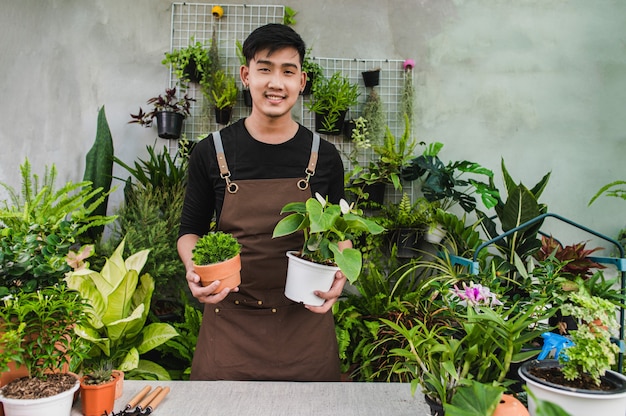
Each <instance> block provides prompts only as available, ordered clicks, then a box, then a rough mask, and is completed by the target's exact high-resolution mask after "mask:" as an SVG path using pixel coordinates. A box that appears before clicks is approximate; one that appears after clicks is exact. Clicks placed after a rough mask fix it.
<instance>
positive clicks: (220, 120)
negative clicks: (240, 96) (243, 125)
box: [215, 107, 233, 125]
mask: <svg viewBox="0 0 626 416" xmlns="http://www.w3.org/2000/svg"><path fill="white" fill-rule="evenodd" d="M232 114H233V108H232V107H228V108H217V107H216V108H215V122H216V123H217V124H221V125H226V124H228V123H230V117H231V116H232Z"/></svg>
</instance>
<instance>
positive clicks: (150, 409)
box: [143, 387, 170, 415]
mask: <svg viewBox="0 0 626 416" xmlns="http://www.w3.org/2000/svg"><path fill="white" fill-rule="evenodd" d="M169 392H170V388H169V387H165V388H164V389H163V390H161V392H160V393H159V394H158V395H157V396H156V397H155V398H154V400H152V401H151V402H150V404H148V407H146V410H145V412H144V413H143V414H144V415H149V414H150V413H152V412H153V411H154V410H155V409H156V408H157V406H158V405H159V403H161V402H162V401H163V399H165V396H167V393H169Z"/></svg>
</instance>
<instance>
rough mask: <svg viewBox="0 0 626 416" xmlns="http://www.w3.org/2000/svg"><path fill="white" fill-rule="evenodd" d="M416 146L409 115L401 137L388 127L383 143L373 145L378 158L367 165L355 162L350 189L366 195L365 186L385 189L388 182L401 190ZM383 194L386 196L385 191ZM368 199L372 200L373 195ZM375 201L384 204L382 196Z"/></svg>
mask: <svg viewBox="0 0 626 416" xmlns="http://www.w3.org/2000/svg"><path fill="white" fill-rule="evenodd" d="M415 146H417V143H416V142H415V140H413V139H412V138H411V137H410V134H409V125H408V118H407V117H405V129H404V133H403V134H402V136H400V137H399V138H396V137H395V136H394V135H393V133H392V132H391V130H390V129H389V127H387V129H386V134H385V137H384V141H383V143H382V144H381V145H376V144H373V145H372V147H373V149H374V152H375V153H376V156H377V157H376V159H375V160H372V161H370V162H369V164H368V165H367V166H366V167H363V166H361V165H359V164H358V163H357V164H355V165H354V166H353V168H352V171H350V172H349V173H348V174H347V178H348V181H349V182H350V186H349V189H350V190H351V191H352V192H354V193H355V194H357V195H358V196H365V195H364V192H363V191H364V189H363V188H364V187H366V186H367V187H371V186H379V187H381V188H382V189H383V190H384V189H385V187H386V185H387V184H393V186H394V188H395V189H396V190H401V189H402V184H401V183H400V178H401V174H402V169H403V168H404V167H405V166H406V164H407V163H408V162H409V160H410V159H411V157H412V156H413V150H414V149H415ZM368 192H371V190H369V191H368ZM381 196H382V197H384V193H382V195H381ZM368 199H369V200H372V198H371V195H370V196H368ZM375 202H376V203H378V204H382V198H381V199H380V200H376V201H375Z"/></svg>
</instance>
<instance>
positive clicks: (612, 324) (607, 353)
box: [558, 288, 619, 385]
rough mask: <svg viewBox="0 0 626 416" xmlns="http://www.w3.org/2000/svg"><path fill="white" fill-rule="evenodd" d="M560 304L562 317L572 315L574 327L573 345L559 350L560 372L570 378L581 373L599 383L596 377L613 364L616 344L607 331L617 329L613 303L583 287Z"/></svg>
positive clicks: (613, 331)
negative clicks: (576, 323)
mask: <svg viewBox="0 0 626 416" xmlns="http://www.w3.org/2000/svg"><path fill="white" fill-rule="evenodd" d="M567 300H568V302H566V303H564V304H563V305H562V306H561V311H562V312H563V315H564V316H572V317H573V318H574V319H576V321H577V322H578V324H579V325H578V328H577V329H576V330H573V331H570V338H571V340H572V341H573V343H574V345H572V346H569V347H567V348H565V349H564V350H563V352H564V354H561V355H560V356H559V357H558V358H559V362H560V363H561V365H562V366H563V369H562V371H563V375H564V376H565V378H566V379H568V380H574V379H577V378H579V377H581V375H582V374H583V373H586V374H588V375H589V376H591V378H592V379H593V380H594V381H595V383H596V384H597V385H600V377H601V376H603V375H604V373H605V372H606V370H610V369H611V366H612V365H614V364H615V362H616V360H615V358H616V355H617V354H618V353H619V347H618V346H617V345H615V344H613V343H612V342H611V334H612V333H615V332H616V331H617V329H618V328H619V324H618V323H617V318H616V309H615V305H613V303H611V302H610V301H608V300H606V299H602V298H599V297H597V296H590V295H589V293H587V291H586V290H584V289H583V288H581V289H579V290H578V292H572V293H570V295H569V296H568V299H567Z"/></svg>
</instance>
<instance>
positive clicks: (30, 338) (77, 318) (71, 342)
mask: <svg viewBox="0 0 626 416" xmlns="http://www.w3.org/2000/svg"><path fill="white" fill-rule="evenodd" d="M0 305H1V307H0V330H1V331H5V332H6V333H8V334H11V335H10V336H8V337H7V336H2V338H1V339H2V344H0V363H6V362H7V361H8V360H7V359H8V358H10V359H12V360H14V361H15V362H16V363H17V364H18V365H20V366H25V367H26V368H27V369H28V371H29V374H30V375H31V377H37V378H42V379H45V376H46V372H47V371H50V370H53V371H54V370H61V368H62V367H63V366H64V365H65V364H66V363H69V364H70V369H75V368H76V367H77V366H78V365H79V364H80V362H82V360H83V358H84V357H85V356H86V352H87V348H86V345H85V342H84V340H83V339H81V338H80V337H77V336H76V335H75V333H74V328H75V326H80V325H81V324H82V323H83V322H85V320H86V315H85V309H86V305H85V302H84V300H83V299H82V297H81V296H80V295H79V294H78V293H77V292H75V291H73V290H69V289H68V288H66V287H65V286H64V285H55V286H48V287H44V288H42V289H40V290H38V291H37V292H30V293H26V292H24V293H21V294H20V295H19V296H6V297H4V298H3V299H2V300H0ZM15 336H20V337H21V343H17V344H16V338H15ZM6 341H8V342H9V343H8V344H5V342H6ZM18 344H19V345H18Z"/></svg>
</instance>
